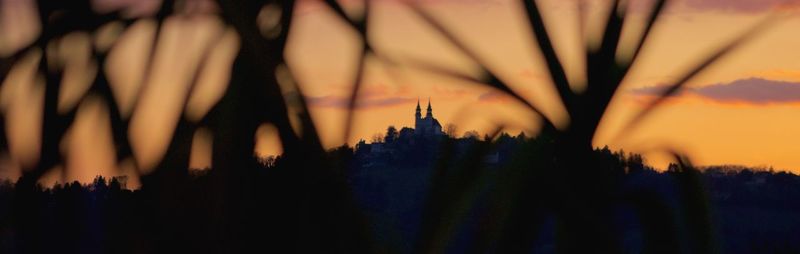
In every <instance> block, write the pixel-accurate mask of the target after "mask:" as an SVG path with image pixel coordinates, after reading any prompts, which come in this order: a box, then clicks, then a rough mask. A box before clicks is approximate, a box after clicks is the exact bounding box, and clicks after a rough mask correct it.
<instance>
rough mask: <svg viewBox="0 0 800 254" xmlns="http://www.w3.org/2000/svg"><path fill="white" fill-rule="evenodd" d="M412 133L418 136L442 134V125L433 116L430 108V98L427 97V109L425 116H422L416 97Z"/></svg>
mask: <svg viewBox="0 0 800 254" xmlns="http://www.w3.org/2000/svg"><path fill="white" fill-rule="evenodd" d="M414 134H415V135H418V136H426V137H430V136H439V135H444V132H442V125H441V124H439V120H436V118H434V117H433V108H431V99H430V98H428V110H427V113H426V114H425V118H422V108H420V106H419V99H417V113H416V115H415V118H414Z"/></svg>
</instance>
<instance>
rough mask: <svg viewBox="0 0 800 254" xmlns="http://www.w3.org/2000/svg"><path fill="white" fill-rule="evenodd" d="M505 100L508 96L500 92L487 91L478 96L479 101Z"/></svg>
mask: <svg viewBox="0 0 800 254" xmlns="http://www.w3.org/2000/svg"><path fill="white" fill-rule="evenodd" d="M507 98H508V95H506V94H504V93H503V92H500V91H488V92H485V93H483V94H481V95H480V96H478V100H479V101H500V100H503V99H507Z"/></svg>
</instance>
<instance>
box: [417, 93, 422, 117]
mask: <svg viewBox="0 0 800 254" xmlns="http://www.w3.org/2000/svg"><path fill="white" fill-rule="evenodd" d="M416 117H417V119H421V118H422V108H420V107H419V98H417V114H416Z"/></svg>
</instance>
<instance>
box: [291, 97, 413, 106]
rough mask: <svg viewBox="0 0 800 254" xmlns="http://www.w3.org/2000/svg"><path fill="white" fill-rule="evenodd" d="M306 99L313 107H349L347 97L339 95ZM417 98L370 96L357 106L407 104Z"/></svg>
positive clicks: (360, 101)
mask: <svg viewBox="0 0 800 254" xmlns="http://www.w3.org/2000/svg"><path fill="white" fill-rule="evenodd" d="M306 101H307V102H308V104H309V106H312V107H327V108H342V109H345V108H347V104H348V101H347V98H345V97H339V96H332V95H329V96H319V97H314V96H310V97H306ZM416 101H417V99H416V98H405V97H387V98H368V99H359V100H358V101H356V108H358V109H365V108H380V107H389V106H394V105H400V104H406V103H412V102H416Z"/></svg>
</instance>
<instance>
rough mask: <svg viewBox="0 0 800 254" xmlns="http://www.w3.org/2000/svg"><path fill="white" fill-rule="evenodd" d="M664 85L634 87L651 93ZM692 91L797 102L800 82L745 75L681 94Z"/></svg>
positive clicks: (733, 99) (759, 101)
mask: <svg viewBox="0 0 800 254" xmlns="http://www.w3.org/2000/svg"><path fill="white" fill-rule="evenodd" d="M666 87H667V86H664V85H660V86H652V87H645V88H639V89H634V90H632V91H631V92H632V93H633V94H635V95H645V96H648V95H649V96H655V95H658V94H661V92H663V91H664V89H666ZM687 93H688V94H693V95H696V96H699V97H701V98H705V99H708V100H712V101H716V102H722V103H748V104H756V105H765V104H778V103H796V102H800V83H796V82H786V81H776V80H767V79H761V78H749V79H741V80H736V81H733V82H730V83H723V84H714V85H709V86H703V87H696V88H687V89H685V90H684V91H683V93H678V94H675V95H674V96H681V95H685V94H687Z"/></svg>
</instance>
